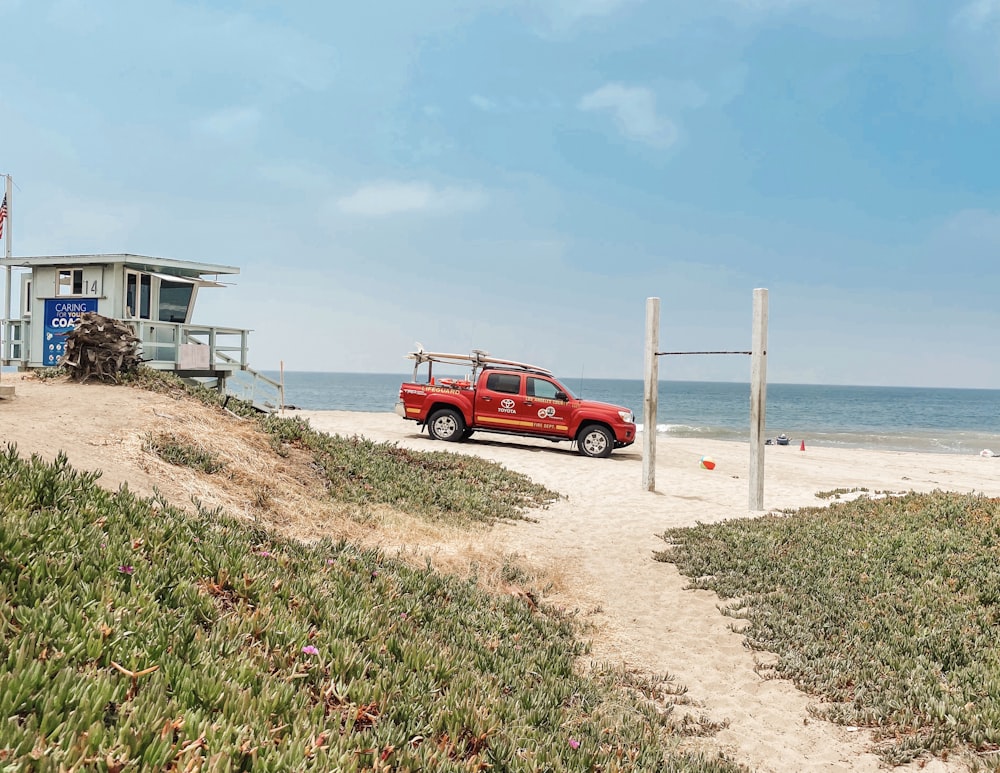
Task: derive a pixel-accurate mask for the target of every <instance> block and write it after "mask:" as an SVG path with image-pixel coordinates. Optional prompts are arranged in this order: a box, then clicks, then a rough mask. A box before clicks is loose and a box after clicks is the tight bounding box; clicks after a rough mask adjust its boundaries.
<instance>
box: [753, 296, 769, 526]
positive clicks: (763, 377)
mask: <svg viewBox="0 0 1000 773" xmlns="http://www.w3.org/2000/svg"><path fill="white" fill-rule="evenodd" d="M751 349H752V350H753V351H752V352H751V355H750V509H751V510H763V509H764V428H765V424H766V418H767V290H766V289H762V288H757V289H756V290H754V291H753V346H752V347H751Z"/></svg>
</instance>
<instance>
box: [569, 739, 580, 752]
mask: <svg viewBox="0 0 1000 773" xmlns="http://www.w3.org/2000/svg"><path fill="white" fill-rule="evenodd" d="M569 748H570V749H579V748H580V742H579V741H578V740H576V739H575V738H570V739H569Z"/></svg>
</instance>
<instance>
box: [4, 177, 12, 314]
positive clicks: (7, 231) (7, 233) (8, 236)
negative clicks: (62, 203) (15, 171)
mask: <svg viewBox="0 0 1000 773" xmlns="http://www.w3.org/2000/svg"><path fill="white" fill-rule="evenodd" d="M4 178H6V180H7V184H6V185H5V186H4V199H5V201H6V202H7V222H6V223H4V225H5V226H6V227H5V228H4V238H5V240H6V242H7V244H6V251H5V255H6V258H7V265H6V266H4V280H5V284H4V289H5V290H6V291H7V294H6V295H5V296H4V302H3V318H4V320H8V319H10V258H11V247H12V245H13V243H14V241H13V237H14V229H13V228H12V227H11V224H10V221H11V216H10V213H11V210H12V209H13V204H12V202H11V199H12V196H11V193H12V192H13V191H12V188H13V187H14V185H13V183H12V182H11V179H10V175H9V174H5V175H4Z"/></svg>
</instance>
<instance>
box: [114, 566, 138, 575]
mask: <svg viewBox="0 0 1000 773" xmlns="http://www.w3.org/2000/svg"><path fill="white" fill-rule="evenodd" d="M118 571H119V572H121V573H122V574H132V572H134V571H135V567H134V566H132V565H131V564H122V565H121V566H119V567H118Z"/></svg>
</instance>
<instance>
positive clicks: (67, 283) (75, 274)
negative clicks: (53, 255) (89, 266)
mask: <svg viewBox="0 0 1000 773" xmlns="http://www.w3.org/2000/svg"><path fill="white" fill-rule="evenodd" d="M56 295H59V296H63V295H83V269H82V268H67V269H60V271H59V279H58V284H57V287H56Z"/></svg>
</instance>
